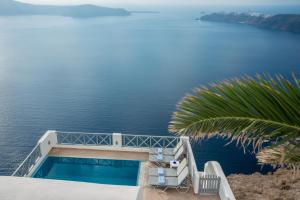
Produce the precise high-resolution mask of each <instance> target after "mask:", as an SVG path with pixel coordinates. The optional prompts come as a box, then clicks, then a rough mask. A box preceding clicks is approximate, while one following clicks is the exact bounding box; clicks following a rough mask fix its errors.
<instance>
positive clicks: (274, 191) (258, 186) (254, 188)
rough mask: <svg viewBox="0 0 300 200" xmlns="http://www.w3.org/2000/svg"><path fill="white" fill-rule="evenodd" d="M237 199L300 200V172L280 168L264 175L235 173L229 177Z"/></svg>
mask: <svg viewBox="0 0 300 200" xmlns="http://www.w3.org/2000/svg"><path fill="white" fill-rule="evenodd" d="M227 178H228V181H229V184H230V186H231V188H232V190H233V193H234V195H235V197H236V199H237V200H300V173H299V172H298V174H296V173H293V171H291V170H286V169H279V170H277V171H276V172H274V173H270V174H268V175H262V174H260V173H254V174H251V175H243V174H233V175H230V176H228V177H227Z"/></svg>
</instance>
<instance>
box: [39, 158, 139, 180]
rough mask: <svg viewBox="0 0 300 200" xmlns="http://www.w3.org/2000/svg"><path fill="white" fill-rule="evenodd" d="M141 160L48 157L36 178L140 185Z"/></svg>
mask: <svg viewBox="0 0 300 200" xmlns="http://www.w3.org/2000/svg"><path fill="white" fill-rule="evenodd" d="M139 168H140V161H132V160H107V159H92V158H70V157H52V156H49V157H47V158H46V159H45V160H44V162H43V163H42V164H41V166H40V167H39V168H38V169H37V170H36V171H35V172H34V173H33V177H34V178H45V179H59V180H70V181H81V182H91V183H101V184H112V185H131V186H136V185H138V177H139Z"/></svg>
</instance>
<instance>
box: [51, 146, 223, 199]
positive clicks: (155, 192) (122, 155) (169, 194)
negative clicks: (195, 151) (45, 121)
mask: <svg viewBox="0 0 300 200" xmlns="http://www.w3.org/2000/svg"><path fill="white" fill-rule="evenodd" d="M49 155H50V156H66V157H77V158H78V157H79V158H103V159H122V160H124V159H125V160H141V161H144V162H145V165H144V167H143V169H142V173H141V175H140V182H141V183H140V187H141V188H142V189H144V191H143V200H153V199H155V200H169V199H170V200H180V199H189V200H219V197H218V196H217V195H199V194H198V195H196V194H194V193H193V189H192V188H191V189H190V191H189V192H188V193H179V192H177V191H176V190H175V189H168V190H167V191H165V192H164V191H162V190H160V189H155V188H153V187H151V186H149V185H148V183H147V182H148V180H147V177H148V176H147V174H148V168H149V167H153V165H152V163H150V162H148V158H149V154H148V153H146V152H128V151H115V150H111V151H109V150H95V149H79V148H53V149H52V150H51V151H50V152H49ZM121 187H122V186H121Z"/></svg>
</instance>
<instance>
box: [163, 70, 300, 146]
mask: <svg viewBox="0 0 300 200" xmlns="http://www.w3.org/2000/svg"><path fill="white" fill-rule="evenodd" d="M169 130H170V132H174V133H176V134H179V135H189V136H192V137H196V138H202V137H206V136H213V135H222V136H224V137H228V138H231V139H233V140H237V142H238V143H240V144H242V145H248V144H253V146H254V148H256V149H257V148H259V147H261V146H262V144H263V143H264V142H266V141H272V142H274V143H278V144H283V143H289V142H290V141H293V140H295V139H297V138H299V137H300V81H299V80H298V79H297V78H296V77H294V79H293V81H292V82H290V81H289V80H286V79H284V78H283V77H282V76H276V77H274V78H273V77H271V76H261V75H257V77H256V78H251V77H243V78H241V79H230V80H226V81H223V82H219V83H217V84H211V85H210V86H209V87H200V88H197V89H196V91H195V94H194V95H188V96H186V97H185V98H184V99H183V100H182V101H181V102H180V103H179V105H178V111H177V112H175V113H174V114H173V117H172V121H171V122H170V125H169Z"/></svg>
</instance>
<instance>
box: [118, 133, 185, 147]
mask: <svg viewBox="0 0 300 200" xmlns="http://www.w3.org/2000/svg"><path fill="white" fill-rule="evenodd" d="M179 140H180V137H174V136H173V137H172V136H149V135H128V134H122V147H135V148H155V147H156V148H174V147H175V146H176V145H177V143H178V142H179Z"/></svg>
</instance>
